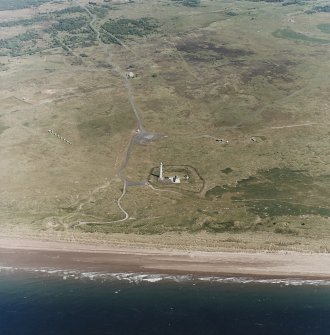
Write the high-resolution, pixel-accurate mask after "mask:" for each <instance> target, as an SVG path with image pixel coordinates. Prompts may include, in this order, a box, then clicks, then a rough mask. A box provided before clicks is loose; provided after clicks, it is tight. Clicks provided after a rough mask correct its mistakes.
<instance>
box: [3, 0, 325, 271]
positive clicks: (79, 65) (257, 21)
mask: <svg viewBox="0 0 330 335" xmlns="http://www.w3.org/2000/svg"><path fill="white" fill-rule="evenodd" d="M329 12H330V9H329V6H328V5H327V3H326V1H322V0H317V1H307V0H306V1H303V0H302V1H286V0H284V1H276V2H269V1H248V0H246V1H229V2H228V1H220V0H218V1H209V0H201V1H199V0H182V1H171V0H159V1H152V0H141V1H136V2H134V1H129V2H126V1H115V0H114V1H112V2H103V1H99V0H96V1H95V3H94V2H93V3H92V4H90V3H89V2H88V1H83V0H77V1H67V0H63V1H51V0H38V1H37V0H30V1H25V0H22V1H19V3H17V2H15V1H4V0H0V34H1V39H0V74H1V82H0V150H1V160H0V185H1V187H0V235H1V236H2V238H3V239H4V238H9V241H22V239H23V240H24V239H29V240H31V239H33V240H34V241H42V240H45V241H58V242H59V243H65V244H64V245H65V246H66V248H69V249H70V247H69V246H70V245H71V244H72V246H75V245H84V244H85V245H86V246H89V249H90V250H93V248H94V247H92V246H96V245H102V246H105V247H108V248H110V247H111V246H112V245H115V246H120V247H124V248H129V249H130V250H132V252H134V250H135V248H142V249H147V250H149V249H152V250H155V249H159V250H179V251H178V253H181V252H183V253H189V252H212V253H214V252H224V251H231V252H233V253H235V252H242V251H244V252H247V253H249V252H252V253H251V255H254V256H255V255H257V253H256V252H258V251H260V255H263V251H265V250H266V251H267V252H274V255H283V252H284V254H285V252H288V253H292V255H296V253H297V252H299V253H301V255H307V254H309V253H319V254H321V253H322V255H318V256H317V255H315V256H308V257H316V258H317V257H320V259H322V260H324V261H325V263H323V261H320V262H318V261H315V263H314V262H313V261H312V262H311V263H312V264H311V265H310V269H312V268H313V269H314V270H315V267H319V268H320V269H321V268H322V265H321V264H322V263H323V264H327V262H329V261H328V256H327V255H326V254H327V253H328V252H329V250H330V247H329V245H330V202H329V199H330V191H329V190H330V169H329V164H330V158H329V157H330V155H329V154H330V146H329V144H330V143H329V135H330V114H329V107H330V96H329V91H330V77H329V75H328V74H329V73H330V60H329V51H330V50H329V48H330V13H329ZM160 162H163V166H164V175H165V177H170V176H175V175H177V176H179V177H180V179H181V183H180V184H172V183H162V182H159V180H158V176H159V173H160V171H159V164H160ZM13 243H14V242H13ZM49 243H51V242H49ZM9 244H10V243H9ZM7 246H8V243H7ZM95 248H96V247H95ZM168 252H170V251H168ZM164 253H166V252H165V251H164ZM276 253H277V254H276ZM1 255H4V251H2V252H1ZM205 255H206V254H205ZM267 255H268V254H267ZM209 256H210V257H215V256H212V255H211V253H210V254H209ZM254 256H253V257H254ZM164 257H165V256H164ZM185 257H186V256H185ZM187 257H188V256H187ZM203 257H206V256H203ZM228 257H230V256H228ZM251 257H252V256H251ZM260 257H264V256H260ZM267 257H268V256H267ZM274 257H275V258H276V257H277V256H274ZM279 257H280V256H279ZM281 257H284V256H281ZM294 257H296V256H292V257H291V258H290V260H289V261H288V263H287V264H291V263H292V262H293V259H294ZM306 257H307V256H306ZM308 257H307V258H306V260H309V259H310V258H308ZM323 257H324V258H323ZM4 259H5V258H4ZM205 259H206V258H205ZM283 259H284V258H283ZM189 262H190V261H187V264H188V263H189ZM304 262H305V261H304ZM174 263H175V262H174ZM174 263H173V264H174ZM307 263H308V261H307ZM307 263H306V264H307ZM189 264H190V263H189ZM219 264H220V263H219ZM233 264H237V263H235V262H233ZM316 264H317V265H316ZM181 265H182V264H181ZM181 265H180V266H181ZM222 265H223V263H222ZM163 268H164V267H163ZM224 268H225V269H226V270H224V271H225V272H227V273H235V271H234V270H235V269H234V267H231V268H228V267H227V268H226V267H224ZM275 268H276V267H274V268H273V269H275ZM181 269H184V270H187V271H189V269H191V270H192V268H189V266H188V265H187V267H185V266H183V265H182V267H181ZM172 270H177V268H176V266H175V265H173V267H172ZM314 270H311V272H310V273H309V274H308V271H305V272H304V271H303V270H302V271H301V273H304V275H313V274H312V272H313V271H314ZM263 271H264V274H265V273H266V272H267V270H266V267H265V268H264V270H263ZM281 271H282V272H281ZM285 271H288V272H287V273H289V272H290V269H286V270H283V268H282V270H279V273H283V274H284V273H285ZM315 271H316V270H315ZM210 272H212V271H211V270H210ZM252 272H253V270H251V273H252ZM256 272H257V273H258V274H261V273H259V272H258V271H256ZM261 272H262V271H261ZM275 272H276V271H275V270H274V272H273V273H272V274H275ZM296 272H297V273H298V272H299V271H298V270H297V271H296ZM321 272H322V271H319V273H321ZM325 272H326V273H327V275H329V269H327V270H326V271H325ZM315 273H316V272H315Z"/></svg>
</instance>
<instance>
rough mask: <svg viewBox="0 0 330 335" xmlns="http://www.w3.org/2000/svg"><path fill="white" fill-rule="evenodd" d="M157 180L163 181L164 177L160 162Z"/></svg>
mask: <svg viewBox="0 0 330 335" xmlns="http://www.w3.org/2000/svg"><path fill="white" fill-rule="evenodd" d="M158 179H159V180H164V175H163V163H162V162H161V163H160V166H159V178H158Z"/></svg>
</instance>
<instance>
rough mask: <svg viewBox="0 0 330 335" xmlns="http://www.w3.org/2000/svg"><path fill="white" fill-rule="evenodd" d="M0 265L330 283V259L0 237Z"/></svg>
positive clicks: (325, 256)
mask: <svg viewBox="0 0 330 335" xmlns="http://www.w3.org/2000/svg"><path fill="white" fill-rule="evenodd" d="M0 245H1V247H0V266H2V267H15V268H18V269H44V268H46V269H59V270H77V271H84V272H88V271H90V272H102V273H115V272H130V273H132V272H134V273H146V274H152V273H158V274H178V275H180V274H196V275H202V276H234V277H235V276H236V277H242V276H245V277H259V278H260V277H261V278H305V279H330V255H329V254H325V253H297V252H284V251H283V252H260V251H258V252H252V251H250V252H223V251H221V252H205V251H182V250H174V249H170V250H166V249H160V248H130V247H120V246H106V245H93V244H83V243H69V242H50V241H38V240H33V239H17V238H16V239H15V238H0Z"/></svg>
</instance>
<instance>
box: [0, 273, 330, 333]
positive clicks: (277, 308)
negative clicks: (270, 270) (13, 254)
mask: <svg viewBox="0 0 330 335" xmlns="http://www.w3.org/2000/svg"><path fill="white" fill-rule="evenodd" d="M0 334H1V335H7V334H8V335H10V334H15V335H16V334H22V335H23V334H24V335H29V334H34V335H37V334H63V335H65V334H70V335H74V334H79V335H82V334H125V335H131V334H137V335H139V334H141V335H142V334H143V335H148V334H159V335H161V334H181V335H183V334H207V335H212V334H217V335H227V334H231V335H233V334H242V335H243V334H244V335H248V334H251V335H252V334H267V335H275V334H276V335H280V334H281V335H284V334H290V335H305V334H330V286H328V285H325V286H322V285H321V286H320V285H300V286H294V285H284V284H283V283H282V284H279V283H278V284H264V283H224V282H221V283H219V282H202V281H198V280H197V281H191V280H190V281H183V282H174V281H160V282H157V283H148V282H140V283H129V282H127V281H123V280H121V281H119V280H113V279H112V280H110V279H102V278H99V279H95V280H89V279H81V278H80V279H74V278H67V279H66V280H63V278H62V277H59V276H49V275H48V276H46V275H42V274H33V273H5V274H4V273H0Z"/></svg>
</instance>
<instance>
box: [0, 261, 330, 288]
mask: <svg viewBox="0 0 330 335" xmlns="http://www.w3.org/2000/svg"><path fill="white" fill-rule="evenodd" d="M15 272H25V273H31V274H32V273H34V274H36V275H38V276H39V275H44V276H48V277H54V276H55V277H59V278H62V279H63V280H69V279H74V280H101V281H126V282H128V283H130V284H139V283H150V284H152V283H159V282H175V283H185V282H193V283H219V284H221V283H223V284H272V285H285V286H302V285H314V286H330V280H323V279H301V278H287V279H286V278H283V279H278V278H277V279H271V278H269V279H260V278H253V277H218V276H200V275H192V274H188V275H170V274H168V275H167V274H147V273H133V272H132V273H130V272H120V273H103V272H82V271H78V270H62V269H54V268H39V269H36V268H17V267H9V266H0V274H1V273H3V274H6V273H7V274H12V273H15Z"/></svg>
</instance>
